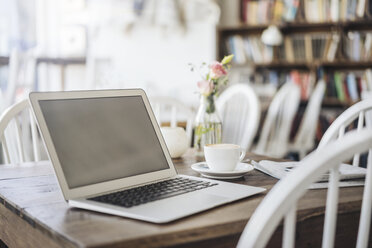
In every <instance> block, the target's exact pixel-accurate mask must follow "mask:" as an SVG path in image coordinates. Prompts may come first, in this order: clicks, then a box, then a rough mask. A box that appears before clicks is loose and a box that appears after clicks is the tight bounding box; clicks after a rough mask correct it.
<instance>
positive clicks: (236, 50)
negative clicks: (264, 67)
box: [226, 35, 274, 64]
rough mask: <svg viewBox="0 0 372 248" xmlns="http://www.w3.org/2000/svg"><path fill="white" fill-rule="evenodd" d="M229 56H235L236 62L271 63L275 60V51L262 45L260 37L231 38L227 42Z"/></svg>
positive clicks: (235, 36) (237, 36)
mask: <svg viewBox="0 0 372 248" xmlns="http://www.w3.org/2000/svg"><path fill="white" fill-rule="evenodd" d="M226 47H227V54H234V58H233V60H234V62H235V63H237V64H244V63H247V62H254V63H269V62H272V61H273V59H274V49H273V47H272V46H267V45H265V44H263V43H262V41H261V39H260V37H259V36H246V37H242V36H241V35H233V36H230V37H229V38H228V39H227V40H226Z"/></svg>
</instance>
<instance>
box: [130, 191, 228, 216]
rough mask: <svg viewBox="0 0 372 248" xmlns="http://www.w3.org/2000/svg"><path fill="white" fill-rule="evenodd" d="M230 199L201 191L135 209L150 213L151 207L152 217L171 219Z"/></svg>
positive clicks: (141, 212)
mask: <svg viewBox="0 0 372 248" xmlns="http://www.w3.org/2000/svg"><path fill="white" fill-rule="evenodd" d="M230 201H231V199H230V198H228V197H223V196H219V195H214V194H210V193H207V192H201V191H199V192H195V193H191V194H183V195H180V196H176V197H172V198H167V199H164V200H160V201H155V202H152V203H150V204H144V205H140V206H138V207H136V208H134V209H133V210H135V211H136V212H137V213H138V214H141V215H148V214H149V209H151V211H150V213H151V214H150V216H151V217H155V216H156V217H158V218H160V219H164V218H165V219H168V221H170V220H172V219H173V218H176V217H177V216H178V217H180V215H181V216H183V215H189V214H192V213H197V212H200V211H201V210H207V209H210V208H212V207H215V206H218V205H221V204H224V203H228V202H230Z"/></svg>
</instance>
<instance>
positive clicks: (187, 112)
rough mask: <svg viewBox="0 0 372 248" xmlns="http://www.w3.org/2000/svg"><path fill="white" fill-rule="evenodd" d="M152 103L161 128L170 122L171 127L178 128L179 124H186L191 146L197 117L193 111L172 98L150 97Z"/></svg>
mask: <svg viewBox="0 0 372 248" xmlns="http://www.w3.org/2000/svg"><path fill="white" fill-rule="evenodd" d="M150 103H151V106H152V109H153V111H154V114H155V116H156V119H157V121H158V123H159V125H160V126H161V124H162V123H164V122H169V124H170V126H171V127H176V126H177V124H178V123H179V122H186V128H185V129H186V134H187V137H188V139H189V145H190V144H191V136H192V126H193V122H194V116H195V115H194V112H193V110H192V109H191V108H189V107H188V106H186V105H185V104H184V103H182V102H181V101H179V100H177V99H174V98H172V97H164V96H157V97H150Z"/></svg>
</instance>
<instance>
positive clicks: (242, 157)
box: [239, 148, 246, 162]
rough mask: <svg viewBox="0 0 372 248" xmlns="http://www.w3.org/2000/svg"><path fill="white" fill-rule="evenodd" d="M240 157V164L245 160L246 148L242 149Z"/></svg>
mask: <svg viewBox="0 0 372 248" xmlns="http://www.w3.org/2000/svg"><path fill="white" fill-rule="evenodd" d="M240 153H241V154H240V157H239V162H241V161H242V160H243V159H244V158H245V153H246V152H245V149H244V148H240Z"/></svg>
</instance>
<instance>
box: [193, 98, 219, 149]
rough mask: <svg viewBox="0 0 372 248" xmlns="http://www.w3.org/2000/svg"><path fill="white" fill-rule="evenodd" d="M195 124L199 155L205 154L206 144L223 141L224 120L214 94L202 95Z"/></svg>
mask: <svg viewBox="0 0 372 248" xmlns="http://www.w3.org/2000/svg"><path fill="white" fill-rule="evenodd" d="M194 124H195V129H194V147H195V149H196V151H197V154H198V155H203V154H204V151H203V150H204V145H208V144H218V143H221V141H222V122H221V119H220V117H219V115H218V113H217V110H216V106H215V97H214V96H213V95H209V96H201V97H200V106H199V109H198V112H197V114H196V118H195V122H194Z"/></svg>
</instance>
